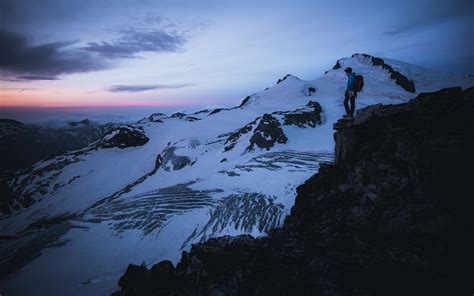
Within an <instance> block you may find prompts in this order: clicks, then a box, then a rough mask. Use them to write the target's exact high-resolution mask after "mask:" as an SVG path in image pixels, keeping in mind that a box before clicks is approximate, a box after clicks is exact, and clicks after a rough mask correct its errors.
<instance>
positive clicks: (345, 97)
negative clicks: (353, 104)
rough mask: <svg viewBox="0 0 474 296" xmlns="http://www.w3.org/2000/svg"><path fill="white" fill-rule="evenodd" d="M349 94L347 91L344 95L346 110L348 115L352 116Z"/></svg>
mask: <svg viewBox="0 0 474 296" xmlns="http://www.w3.org/2000/svg"><path fill="white" fill-rule="evenodd" d="M349 99H350V97H349V92H348V91H346V93H345V94H344V109H346V114H350V113H349V112H350V109H349V104H348V103H349Z"/></svg>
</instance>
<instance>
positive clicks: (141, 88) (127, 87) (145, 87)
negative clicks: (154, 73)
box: [107, 84, 193, 92]
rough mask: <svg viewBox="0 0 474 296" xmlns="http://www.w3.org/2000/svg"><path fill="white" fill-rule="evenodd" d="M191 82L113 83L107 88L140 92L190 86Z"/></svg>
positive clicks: (116, 90) (112, 90)
mask: <svg viewBox="0 0 474 296" xmlns="http://www.w3.org/2000/svg"><path fill="white" fill-rule="evenodd" d="M192 85H193V84H168V85H165V84H149V85H113V86H111V87H109V88H108V89H107V90H108V91H110V92H142V91H147V90H155V89H176V88H183V87H188V86H192Z"/></svg>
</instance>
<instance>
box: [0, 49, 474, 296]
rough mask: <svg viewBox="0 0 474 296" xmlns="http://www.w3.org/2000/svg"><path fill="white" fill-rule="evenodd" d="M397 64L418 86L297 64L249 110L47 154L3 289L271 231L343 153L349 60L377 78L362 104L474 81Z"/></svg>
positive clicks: (25, 182) (20, 215)
mask: <svg viewBox="0 0 474 296" xmlns="http://www.w3.org/2000/svg"><path fill="white" fill-rule="evenodd" d="M384 61H385V63H387V64H389V65H390V66H392V68H393V69H394V70H396V71H398V72H400V73H401V74H403V75H405V76H406V77H407V78H408V79H409V80H412V81H413V82H414V84H415V86H416V92H415V93H411V92H407V91H405V90H404V89H403V88H402V87H400V86H399V85H397V84H396V83H395V81H394V80H392V79H390V76H389V73H388V72H387V70H385V69H383V68H382V67H380V66H374V65H373V64H372V60H371V57H367V56H363V55H355V56H353V57H350V58H343V59H340V60H339V61H338V64H339V65H340V66H341V68H339V69H333V70H330V71H328V72H327V73H326V74H325V75H323V76H321V77H319V78H317V79H315V80H309V81H305V80H301V79H299V78H297V77H294V76H291V75H287V76H285V77H284V79H282V80H280V82H279V83H277V84H276V85H274V86H272V87H270V88H268V89H267V90H264V91H260V92H257V93H255V94H253V95H251V96H249V97H248V98H247V99H246V100H245V102H244V103H243V104H242V105H241V106H239V107H234V108H228V109H225V108H224V109H216V110H203V111H201V112H196V113H193V114H181V113H176V114H173V115H171V116H167V115H164V114H153V115H151V116H150V117H149V118H144V119H143V120H140V121H139V122H138V123H136V124H134V125H130V126H125V127H122V128H120V129H116V130H114V131H112V132H110V133H109V134H108V135H106V136H105V137H104V138H103V139H102V140H100V141H98V142H96V143H93V144H91V145H90V146H88V147H87V148H84V149H82V150H78V151H72V152H69V153H66V154H64V155H62V156H59V157H56V158H53V159H49V160H45V161H41V162H39V163H37V164H35V165H34V166H32V167H31V168H30V169H29V170H28V171H25V172H24V173H23V174H19V175H18V176H17V177H16V178H15V179H14V180H12V181H11V182H10V186H11V187H12V188H13V189H14V190H15V192H14V193H15V196H16V198H17V201H15V202H12V203H10V204H9V205H8V206H9V208H10V209H11V210H12V211H13V214H8V215H7V214H4V215H3V216H2V217H1V219H2V220H1V224H0V236H1V240H0V251H1V252H0V254H1V255H0V262H1V269H0V276H1V277H2V279H1V281H0V293H4V294H5V295H32V294H31V293H32V289H34V290H33V291H34V294H37V295H104V294H107V293H111V292H112V291H114V290H115V289H116V285H117V281H118V277H119V276H120V275H121V274H122V273H123V271H124V270H125V268H126V266H127V265H128V263H135V264H140V263H141V262H145V263H146V264H147V265H151V264H153V263H155V262H157V261H161V260H163V259H169V260H171V261H173V262H176V261H177V260H178V259H179V258H180V255H181V252H182V251H183V250H188V249H189V248H190V246H191V244H192V243H195V242H199V241H202V240H205V239H207V238H209V237H214V236H220V235H225V234H231V235H233V234H241V233H249V234H252V235H254V236H259V235H264V234H265V231H266V230H268V229H270V228H273V227H276V226H279V225H281V223H282V222H283V219H284V216H285V215H286V214H287V213H288V211H289V210H290V208H291V206H292V205H293V202H294V196H295V188H296V187H297V186H298V185H300V184H301V183H302V182H303V181H305V180H306V179H307V178H308V177H310V176H311V175H313V174H314V173H315V172H316V171H317V170H318V167H319V164H320V163H322V162H330V161H332V155H333V148H334V147H333V146H334V142H333V129H332V124H333V123H334V122H335V121H336V120H337V119H339V118H340V117H341V116H342V115H343V113H344V112H343V110H344V108H343V106H342V100H343V93H344V90H345V85H346V81H347V78H346V76H345V74H344V72H343V69H344V68H345V67H348V66H350V67H352V68H353V69H354V71H355V72H356V73H360V74H363V75H364V77H365V89H364V92H362V93H361V94H360V95H359V97H358V99H357V108H358V109H360V108H362V107H365V106H368V105H372V104H376V103H383V104H398V103H403V102H406V101H408V100H409V99H411V98H414V97H415V96H417V94H418V93H420V92H428V91H435V90H438V89H440V88H443V87H449V86H462V87H464V88H466V87H470V86H473V85H474V79H473V78H472V77H462V76H455V75H451V74H446V73H441V72H436V71H434V70H429V69H424V68H421V67H418V66H414V65H410V64H406V63H403V62H399V61H394V60H389V59H384ZM309 87H314V88H315V89H316V91H315V92H310V91H309V90H308V88H309ZM310 101H312V102H313V103H310V104H308V103H309V102H310ZM314 102H317V103H318V104H316V103H314ZM318 106H319V107H321V109H322V110H319V109H318V108H319V107H318ZM320 111H322V112H320ZM262 147H263V148H262ZM22 200H28V201H31V202H28V203H22V202H21V201H22ZM24 204H28V205H30V204H31V206H28V207H24V206H22V205H24ZM32 282H34V283H35V285H34V286H31V285H26V284H25V283H32Z"/></svg>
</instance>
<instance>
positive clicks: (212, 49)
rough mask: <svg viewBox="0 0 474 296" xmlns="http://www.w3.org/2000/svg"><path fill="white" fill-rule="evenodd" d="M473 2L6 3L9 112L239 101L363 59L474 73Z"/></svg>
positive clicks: (3, 100)
mask: <svg viewBox="0 0 474 296" xmlns="http://www.w3.org/2000/svg"><path fill="white" fill-rule="evenodd" d="M473 3H474V1H439V0H428V1H421V0H398V1H363V0H357V1H337V0H333V1H329V0H328V1H316V0H313V1H298V0H292V1H290V0H287V1H283V0H282V1H265V0H262V1H258V0H254V1H237V0H234V1H223V0H220V1H217V0H216V1H197V0H194V1H179V0H173V1H166V0H165V1H149V0H133V1H132V0H129V1H128V0H114V1H112V0H90V1H89V0H42V1H35V0H0V13H1V15H0V16H1V19H0V25H1V27H0V44H1V47H0V79H1V80H0V85H1V88H2V93H1V95H0V107H1V108H7V107H8V108H10V107H20V108H26V107H32V106H33V107H53V106H54V107H57V106H62V107H70V106H128V105H137V106H147V105H153V106H161V107H163V108H189V106H206V105H209V106H212V105H232V104H236V103H238V102H239V101H240V100H241V99H242V98H243V97H245V96H246V95H248V94H250V93H253V92H255V91H258V90H261V89H263V88H265V87H266V86H270V85H272V84H274V82H275V81H276V80H277V79H278V78H280V77H281V76H283V75H285V74H287V73H292V74H294V75H296V76H299V77H301V78H303V79H312V78H315V77H317V76H319V75H321V74H322V73H323V72H324V71H325V70H327V69H330V68H331V67H332V66H333V65H334V64H335V61H336V60H337V59H338V58H341V57H345V56H350V55H352V54H353V53H356V52H363V53H368V54H372V55H376V56H381V57H388V58H393V59H399V60H403V61H405V62H409V63H414V64H418V65H421V66H425V67H431V68H436V69H440V70H444V71H449V72H455V73H473V72H474V71H473V70H472V68H473V56H474V51H473V41H472V40H473V37H474V34H473V29H472V28H474V21H473V14H474V8H473V6H474V4H473Z"/></svg>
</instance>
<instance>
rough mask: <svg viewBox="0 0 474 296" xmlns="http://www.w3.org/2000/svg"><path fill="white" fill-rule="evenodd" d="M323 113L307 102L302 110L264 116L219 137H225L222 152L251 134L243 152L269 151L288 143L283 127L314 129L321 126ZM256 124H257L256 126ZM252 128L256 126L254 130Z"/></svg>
mask: <svg viewBox="0 0 474 296" xmlns="http://www.w3.org/2000/svg"><path fill="white" fill-rule="evenodd" d="M322 112H323V110H322V108H321V105H320V104H319V103H318V102H314V101H309V102H308V103H307V104H306V106H305V107H304V108H299V109H296V110H293V111H276V112H273V113H271V114H264V115H263V116H262V117H257V118H255V119H254V120H253V121H251V122H249V123H248V124H246V125H245V126H243V127H242V128H240V129H238V130H236V131H234V132H231V133H229V134H225V135H221V136H220V137H224V136H225V137H227V139H226V141H225V143H224V145H225V146H224V151H229V150H232V149H233V148H234V147H235V145H237V143H238V141H239V139H241V138H242V136H243V135H245V134H247V133H250V132H252V135H251V136H250V139H249V142H250V144H249V145H248V146H247V148H246V149H245V151H247V152H248V151H251V150H253V149H254V146H257V147H259V148H265V149H267V150H268V149H270V148H271V147H273V146H274V145H275V143H280V144H285V143H286V142H287V141H288V138H287V137H286V135H285V133H284V131H283V129H282V128H281V125H282V124H281V122H280V120H281V121H282V122H283V125H296V126H298V127H301V128H304V127H306V126H310V127H316V126H317V125H321V124H322V119H321V113H322ZM257 123H258V124H257ZM254 126H256V127H255V128H254Z"/></svg>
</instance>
